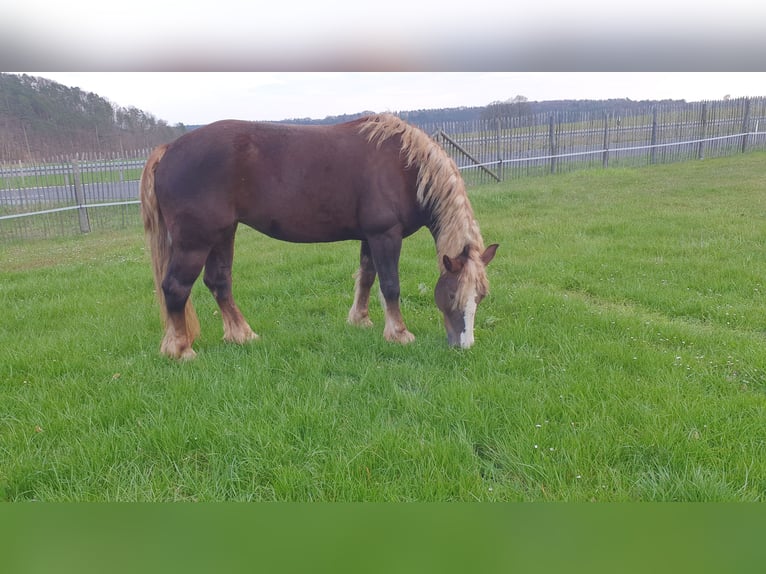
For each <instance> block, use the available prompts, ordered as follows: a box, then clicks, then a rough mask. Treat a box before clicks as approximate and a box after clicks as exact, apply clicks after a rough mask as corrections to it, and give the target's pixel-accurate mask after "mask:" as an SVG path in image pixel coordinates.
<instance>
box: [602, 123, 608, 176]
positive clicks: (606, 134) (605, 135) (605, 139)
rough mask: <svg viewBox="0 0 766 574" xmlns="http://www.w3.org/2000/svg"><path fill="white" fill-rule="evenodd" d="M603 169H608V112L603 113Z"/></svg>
mask: <svg viewBox="0 0 766 574" xmlns="http://www.w3.org/2000/svg"><path fill="white" fill-rule="evenodd" d="M602 164H603V167H609V112H604V156H603V158H602Z"/></svg>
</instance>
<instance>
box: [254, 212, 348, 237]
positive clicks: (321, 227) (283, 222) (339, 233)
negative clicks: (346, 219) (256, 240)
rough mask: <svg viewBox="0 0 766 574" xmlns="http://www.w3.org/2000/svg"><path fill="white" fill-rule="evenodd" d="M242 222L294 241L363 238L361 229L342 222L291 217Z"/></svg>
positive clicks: (269, 234)
mask: <svg viewBox="0 0 766 574" xmlns="http://www.w3.org/2000/svg"><path fill="white" fill-rule="evenodd" d="M242 223H244V224H245V225H248V226H249V227H252V228H253V229H255V230H256V231H260V232H261V233H263V234H264V235H268V236H269V237H273V238H274V239H279V240H281V241H289V242H292V243H325V242H331V241H345V240H349V239H362V236H361V234H360V233H359V230H358V229H356V228H355V227H353V226H349V225H342V224H322V223H321V222H311V221H303V222H301V221H296V220H293V219H291V218H274V217H271V218H244V219H243V220H242Z"/></svg>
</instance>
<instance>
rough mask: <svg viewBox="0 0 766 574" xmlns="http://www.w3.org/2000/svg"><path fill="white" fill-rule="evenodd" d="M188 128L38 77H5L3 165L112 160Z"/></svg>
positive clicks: (0, 114) (0, 128)
mask: <svg viewBox="0 0 766 574" xmlns="http://www.w3.org/2000/svg"><path fill="white" fill-rule="evenodd" d="M184 131H186V128H185V127H184V126H183V125H182V124H178V125H176V126H170V125H168V123H167V122H166V121H164V120H160V119H157V118H155V117H154V116H153V115H152V114H150V113H147V112H145V111H143V110H139V109H137V108H135V107H132V106H131V107H127V108H126V107H121V106H117V105H115V104H113V103H112V102H110V101H109V100H107V99H105V98H103V97H101V96H99V95H97V94H94V93H92V92H85V91H83V90H81V89H80V88H70V87H67V86H64V85H62V84H59V83H58V82H54V81H52V80H48V79H45V78H40V77H36V76H29V75H26V74H23V75H16V74H3V73H0V162H13V161H20V160H23V161H29V160H39V159H44V158H47V157H51V156H55V155H59V154H67V153H73V152H93V153H102V154H110V153H116V152H124V151H129V150H136V149H142V148H147V147H152V146H154V145H157V144H159V143H162V142H167V141H170V140H172V139H174V138H176V137H177V136H179V135H180V134H182V133H184Z"/></svg>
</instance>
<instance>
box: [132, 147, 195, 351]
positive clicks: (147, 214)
mask: <svg viewBox="0 0 766 574" xmlns="http://www.w3.org/2000/svg"><path fill="white" fill-rule="evenodd" d="M167 149H168V146H167V144H165V145H160V146H157V147H156V148H154V149H153V150H152V153H150V154H149V158H148V159H147V160H146V164H145V165H144V170H143V172H141V184H140V187H139V199H140V200H141V217H142V219H143V220H144V233H145V235H146V243H147V245H148V247H149V251H150V252H151V255H152V270H153V271H154V288H155V293H156V295H157V301H158V302H159V304H160V313H161V316H162V323H163V325H166V324H167V308H166V307H165V294H164V293H163V291H162V280H163V279H164V278H165V273H167V270H168V262H169V261H170V246H171V243H172V241H171V239H170V235H169V234H168V228H167V226H166V225H165V220H164V218H163V217H162V211H160V206H159V204H158V203H157V195H156V194H155V193H154V172H155V170H156V169H157V165H159V163H160V160H162V156H163V155H165V152H166V151H167ZM184 314H185V317H186V331H187V336H188V337H189V340H194V339H196V338H197V336H198V335H199V330H200V327H199V319H198V318H197V313H196V312H195V311H194V306H193V305H192V302H191V296H189V299H188V300H187V301H186V307H185V309H184Z"/></svg>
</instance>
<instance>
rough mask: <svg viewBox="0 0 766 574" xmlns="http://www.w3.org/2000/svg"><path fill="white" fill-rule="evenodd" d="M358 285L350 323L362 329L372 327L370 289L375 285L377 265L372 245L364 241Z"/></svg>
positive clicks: (356, 278)
mask: <svg viewBox="0 0 766 574" xmlns="http://www.w3.org/2000/svg"><path fill="white" fill-rule="evenodd" d="M354 279H355V280H356V284H355V287H354V304H353V305H351V309H350V310H349V312H348V322H349V323H351V324H352V325H360V326H362V327H371V326H372V321H370V315H369V304H370V289H371V288H372V285H373V283H375V265H374V264H373V262H372V254H371V253H370V245H369V243H367V241H362V248H361V251H360V254H359V269H358V270H357V272H356V273H355V274H354Z"/></svg>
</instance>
